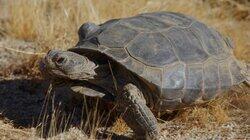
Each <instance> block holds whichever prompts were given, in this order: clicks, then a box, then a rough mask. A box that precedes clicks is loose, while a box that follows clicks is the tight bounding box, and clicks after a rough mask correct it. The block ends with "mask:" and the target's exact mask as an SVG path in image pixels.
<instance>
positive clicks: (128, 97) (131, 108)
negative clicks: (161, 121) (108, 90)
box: [117, 84, 158, 139]
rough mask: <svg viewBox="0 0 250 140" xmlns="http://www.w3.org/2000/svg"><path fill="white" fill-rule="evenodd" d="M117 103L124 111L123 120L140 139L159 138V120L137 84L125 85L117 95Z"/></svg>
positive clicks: (120, 109) (119, 108)
mask: <svg viewBox="0 0 250 140" xmlns="http://www.w3.org/2000/svg"><path fill="white" fill-rule="evenodd" d="M117 104H118V110H119V111H122V112H123V115H122V118H123V120H124V121H125V122H126V123H127V125H128V126H129V127H130V128H131V129H132V130H133V131H134V133H135V136H136V137H137V138H138V139H156V138H157V135H158V130H157V120H156V118H155V117H154V115H153V113H152V112H151V110H150V109H149V108H148V107H147V105H146V101H145V99H144V97H143V94H142V93H141V92H140V90H139V89H138V88H137V87H136V86H134V85H132V84H127V85H126V86H124V89H123V92H122V93H120V95H119V96H118V97H117Z"/></svg>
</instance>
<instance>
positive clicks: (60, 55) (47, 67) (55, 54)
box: [40, 50, 97, 80]
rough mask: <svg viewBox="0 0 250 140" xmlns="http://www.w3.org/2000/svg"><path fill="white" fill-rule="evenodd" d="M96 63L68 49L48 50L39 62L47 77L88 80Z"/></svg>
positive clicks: (92, 75) (93, 74)
mask: <svg viewBox="0 0 250 140" xmlns="http://www.w3.org/2000/svg"><path fill="white" fill-rule="evenodd" d="M95 68H97V65H96V64H95V63H94V62H92V61H90V60H89V59H88V58H87V57H85V56H83V55H79V54H77V53H74V52H70V51H59V50H50V51H49V52H48V53H47V55H46V56H45V57H44V58H43V59H42V61H41V63H40V71H41V72H42V73H43V74H44V75H45V76H46V77H48V78H49V79H52V80H57V79H68V80H89V79H93V78H94V76H95V75H96V73H95V71H94V70H95Z"/></svg>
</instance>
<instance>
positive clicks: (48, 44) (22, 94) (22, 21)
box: [0, 0, 250, 140]
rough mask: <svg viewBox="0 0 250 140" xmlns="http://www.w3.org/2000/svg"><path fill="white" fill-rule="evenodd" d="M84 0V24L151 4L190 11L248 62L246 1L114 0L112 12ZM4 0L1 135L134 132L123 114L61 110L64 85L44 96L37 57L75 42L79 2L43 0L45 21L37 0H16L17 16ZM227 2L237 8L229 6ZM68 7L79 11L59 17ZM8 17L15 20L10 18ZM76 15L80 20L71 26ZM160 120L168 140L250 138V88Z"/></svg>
mask: <svg viewBox="0 0 250 140" xmlns="http://www.w3.org/2000/svg"><path fill="white" fill-rule="evenodd" d="M45 1H46V0H45ZM75 1H77V0H75ZM75 1H74V2H75ZM86 1H87V5H90V8H87V11H85V10H86V9H82V10H83V11H84V12H85V13H84V12H83V13H84V14H82V15H83V17H81V18H82V19H83V20H84V21H85V20H90V21H96V22H101V21H105V20H107V19H110V18H115V17H124V16H128V15H133V14H135V13H138V12H141V11H143V12H147V11H152V9H153V11H155V10H171V11H179V12H183V13H187V14H190V15H192V16H195V17H197V18H198V19H200V20H202V21H203V22H205V23H207V24H209V25H213V27H215V28H216V29H218V30H219V31H221V32H222V33H223V34H229V35H230V36H231V37H232V38H233V40H234V41H235V44H236V48H235V51H234V53H235V55H236V56H237V58H238V59H241V60H244V61H247V62H250V50H249V46H250V44H249V42H248V39H249V37H250V26H249V25H250V20H249V19H250V16H249V15H250V10H249V9H250V6H249V2H245V1H244V0H235V1H234V0H222V1H220V2H218V3H217V1H213V0H211V1H206V0H204V1H203V2H205V3H209V4H210V5H211V6H207V4H204V5H205V6H201V5H200V3H201V2H199V1H196V0H192V2H188V3H187V2H186V1H184V0H176V2H173V1H167V2H166V3H164V2H165V1H164V2H163V1H161V0H157V1H156V2H152V1H150V0H149V1H147V0H145V1H144V0H140V1H138V2H137V3H133V1H130V0H124V2H123V3H122V4H119V3H116V2H112V3H111V4H110V6H113V7H114V9H113V11H115V12H107V11H108V9H109V5H108V4H107V3H105V2H102V1H98V0H94V1H93V2H94V3H92V2H91V1H89V0H86ZM108 1H109V0H108ZM6 2H7V1H6V0H0V25H1V26H0V139H1V140H10V139H11V140H19V139H23V140H27V139H30V140H33V139H51V140H52V139H53V140H59V139H60V140H61V139H65V140H71V139H75V140H78V139H79V140H80V139H128V138H127V137H126V136H128V137H131V135H132V131H131V130H130V129H129V128H128V127H127V126H126V125H125V123H124V122H123V121H122V119H119V118H118V119H117V118H116V117H114V118H110V119H109V123H108V124H107V123H103V122H106V119H103V118H105V117H103V116H108V115H107V114H104V115H103V114H102V112H96V109H95V108H94V109H93V110H91V109H90V110H91V111H92V112H91V111H90V110H89V112H90V113H89V114H88V115H89V118H87V119H86V118H85V119H83V118H82V112H83V111H82V110H84V109H85V108H84V109H83V108H82V107H81V106H79V105H78V106H75V108H74V109H73V112H65V111H61V109H62V108H63V107H64V104H63V102H66V101H67V98H68V95H67V94H65V91H64V90H65V89H57V90H56V91H55V94H53V96H52V97H51V96H50V97H48V96H46V92H47V90H48V87H49V83H48V81H46V80H44V79H42V78H41V75H40V73H39V71H38V69H37V65H38V61H39V59H40V58H41V57H42V56H43V55H44V53H45V52H46V51H47V50H48V49H51V48H59V49H66V48H68V47H69V46H72V45H73V44H74V43H75V41H76V32H77V31H76V30H77V27H78V26H79V24H80V23H83V21H82V20H79V19H80V16H79V15H81V14H79V13H81V12H79V11H74V10H77V8H79V7H77V8H76V7H74V4H72V3H73V2H72V3H71V1H68V0H64V3H60V2H59V1H56V0H55V2H54V3H53V2H50V1H46V3H49V4H51V5H52V6H51V7H52V10H51V11H52V12H51V13H52V14H51V17H52V18H51V19H49V20H51V21H49V22H45V21H44V19H42V17H40V16H42V15H40V14H38V16H32V14H30V13H32V12H38V13H41V12H44V11H42V10H43V9H42V8H43V7H41V5H39V3H38V4H37V3H27V5H28V6H31V7H28V6H27V5H25V4H26V2H25V0H22V1H21V0H20V3H19V4H21V5H22V4H24V5H22V8H20V7H18V4H17V3H15V2H13V3H14V4H13V5H11V6H12V7H11V8H12V9H10V10H9V11H11V12H12V15H9V13H7V14H5V15H4V16H3V13H4V12H3V9H4V7H3V4H4V3H5V4H6ZM77 2H79V1H77ZM109 2H110V1H109ZM58 3H59V4H58ZM79 3H80V4H81V2H79ZM98 3H100V4H98ZM130 3H133V4H132V6H131V7H128V8H126V4H130ZM221 3H222V4H221ZM242 3H243V4H242ZM244 3H247V4H248V5H247V4H246V5H244ZM32 4H33V5H32ZM64 4H65V5H64ZM93 4H94V5H96V9H97V10H99V15H100V17H101V18H100V19H98V17H96V16H93V15H96V14H98V13H95V11H93ZM91 5H92V7H91ZM124 5H125V10H124ZM162 5H164V6H162ZM196 5H198V6H196ZM230 5H233V7H232V8H231V7H229V6H230ZM1 6H2V7H1ZM25 6H26V7H25ZM32 6H33V7H32ZM36 6H37V7H36ZM42 6H44V5H43V4H42ZM61 7H63V8H65V9H63V10H64V11H60V8H61ZM138 7H143V8H141V9H140V10H141V11H139V10H136V9H138ZM165 7H166V8H165ZM193 7H195V8H193ZM211 7H212V8H213V9H211ZM91 8H92V9H91ZM122 8H123V9H122ZM192 8H193V9H192ZM204 8H205V9H206V8H208V9H209V8H210V9H209V10H207V9H206V10H207V11H209V12H210V13H209V12H206V11H204V10H203V9H204ZM224 8H226V10H225V9H224ZM27 9H28V10H27ZM25 10H27V11H25ZM39 10H41V11H39ZM53 10H54V11H53ZM70 11H71V12H72V11H73V12H72V13H73V14H74V15H73V16H72V17H71V15H69V17H68V18H65V19H64V20H65V21H63V22H61V20H62V16H63V17H64V16H65V14H66V16H67V12H69V13H70ZM11 12H10V13H11ZM45 12H47V11H45ZM77 12H79V13H77ZM20 13H22V14H20ZM62 13H63V14H62ZM86 13H87V14H86ZM53 14H55V15H53ZM85 14H86V15H85ZM89 15H92V16H89ZM229 15H230V16H229ZM53 16H54V17H53ZM60 16H61V17H60ZM78 16H79V17H78ZM6 17H10V18H8V20H7V22H6ZM57 17H58V18H57ZM78 18H79V19H78ZM72 20H74V21H77V23H72ZM69 25H70V26H69ZM72 28H73V29H72ZM61 93H64V94H61ZM99 117H100V118H99ZM90 118H91V119H90ZM158 125H159V128H160V132H161V133H160V139H164V140H165V139H176V140H179V139H197V140H200V139H204V140H205V139H250V88H249V87H248V86H246V85H240V86H237V87H234V88H233V89H232V90H230V91H229V92H227V94H226V95H225V96H223V98H219V99H216V100H214V101H211V102H209V103H208V104H205V105H199V106H194V107H190V108H187V109H183V110H180V111H176V112H173V113H171V114H167V115H165V116H163V117H162V118H159V119H158Z"/></svg>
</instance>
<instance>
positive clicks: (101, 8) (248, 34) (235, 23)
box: [0, 0, 250, 137]
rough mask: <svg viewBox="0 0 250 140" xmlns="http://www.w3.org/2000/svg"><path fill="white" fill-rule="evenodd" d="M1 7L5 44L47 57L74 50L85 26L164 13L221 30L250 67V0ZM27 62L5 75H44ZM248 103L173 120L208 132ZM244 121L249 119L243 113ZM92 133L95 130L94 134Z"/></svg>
mask: <svg viewBox="0 0 250 140" xmlns="http://www.w3.org/2000/svg"><path fill="white" fill-rule="evenodd" d="M1 4H2V7H5V8H1V9H0V21H1V22H0V25H1V26H0V39H1V35H5V36H8V37H11V38H16V39H20V40H25V41H31V42H35V43H36V44H37V47H39V49H38V50H39V52H46V51H48V50H49V49H54V48H57V49H63V50H65V49H67V48H70V47H72V46H74V45H75V43H76V42H77V39H78V37H77V30H78V27H79V26H80V25H81V24H83V23H84V22H86V21H91V22H94V23H96V24H99V23H102V22H105V21H106V20H109V19H112V18H120V17H128V16H133V15H136V14H138V13H144V12H152V11H163V10H165V11H173V12H181V13H185V14H187V15H190V16H193V17H195V18H197V19H198V20H200V21H202V22H204V23H206V24H208V25H210V26H212V27H214V28H216V29H217V30H218V31H220V32H222V34H224V35H225V36H230V37H231V38H232V39H233V40H234V44H235V49H234V53H235V55H236V57H237V58H239V59H241V60H244V61H247V62H250V49H249V48H250V43H249V41H248V40H249V38H250V26H249V25H250V3H249V2H247V1H245V2H242V1H241V0H203V1H201V0H189V1H187V0H175V1H171V0H137V1H134V0H84V1H83V0H53V1H51V0H43V1H41V0H32V1H31V0H19V1H14V0H13V1H8V0H0V5H1ZM1 13H4V14H6V15H4V16H2V17H4V18H2V19H1ZM6 51H8V50H6ZM17 54H18V55H26V54H22V53H17ZM22 58H23V63H22V64H21V65H15V64H11V65H10V67H8V68H7V69H5V70H4V72H3V73H4V74H3V75H4V76H8V74H10V73H11V74H25V75H27V74H28V75H30V76H34V75H37V74H39V73H38V72H37V65H36V64H37V60H38V59H39V58H40V57H39V56H29V57H22ZM0 73H2V72H0ZM248 93H249V92H248ZM249 102H250V96H249V94H241V95H240V96H233V97H230V98H224V99H221V100H216V101H213V102H211V103H210V104H208V105H206V106H202V107H194V108H191V109H187V110H185V111H183V112H180V113H179V115H178V117H177V118H176V119H175V120H174V121H177V122H183V123H187V122H189V123H190V124H195V125H197V126H200V127H205V126H207V125H208V124H210V123H211V122H215V123H212V124H223V123H226V122H228V121H231V120H232V117H234V113H232V112H231V110H230V109H231V108H230V107H232V106H233V108H237V110H240V111H243V112H249ZM236 115H238V114H236ZM241 115H242V114H241ZM247 115H249V113H248V114H247ZM243 116H244V117H245V116H246V115H245V114H244V113H243ZM96 119H97V118H96ZM86 121H87V122H88V121H89V120H86ZM97 122H98V121H97ZM51 123H56V122H51ZM98 123H99V122H98ZM122 124H124V123H123V122H122V121H120V120H119V119H118V121H117V122H116V123H115V125H114V126H113V128H112V130H113V131H115V132H117V133H120V132H122V131H125V130H126V127H125V125H122ZM55 125H56V124H55ZM89 127H91V128H92V127H94V126H89ZM53 129H54V128H53ZM92 130H93V131H96V130H95V129H92ZM53 131H58V130H53ZM51 132H52V131H51ZM92 133H95V132H91V134H92ZM93 135H95V134H93ZM92 137H94V136H92Z"/></svg>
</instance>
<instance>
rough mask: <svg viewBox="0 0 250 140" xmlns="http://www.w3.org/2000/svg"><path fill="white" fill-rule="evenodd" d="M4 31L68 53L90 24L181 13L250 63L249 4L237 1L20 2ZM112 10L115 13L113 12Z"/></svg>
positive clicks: (12, 8) (11, 5)
mask: <svg viewBox="0 0 250 140" xmlns="http://www.w3.org/2000/svg"><path fill="white" fill-rule="evenodd" d="M3 1H4V0H3ZM5 6H7V8H6V10H7V11H8V12H6V13H8V16H7V17H8V18H7V21H6V22H5V23H4V30H6V32H7V33H8V34H9V35H11V36H12V37H15V38H19V39H24V40H28V41H34V42H38V43H39V44H40V45H39V47H42V48H44V51H46V50H48V49H52V48H59V49H66V48H69V47H72V46H73V45H74V43H76V41H77V29H78V27H79V26H80V25H81V24H83V23H84V22H86V21H91V22H94V23H97V24H98V23H102V22H104V21H106V20H109V19H112V18H120V17H127V16H133V15H136V14H138V13H143V12H152V11H163V10H166V11H174V12H181V13H185V14H188V15H191V16H193V17H196V18H197V19H199V20H201V21H203V22H205V23H207V24H208V25H210V26H213V27H214V28H216V29H217V30H219V31H221V32H222V33H223V34H225V35H228V36H231V37H232V38H233V40H234V41H235V45H236V49H235V53H236V55H237V57H239V58H241V59H244V60H246V61H249V56H250V52H249V49H247V48H249V45H250V44H249V43H248V38H249V37H250V35H249V34H250V33H249V30H250V26H248V25H249V23H250V22H249V21H250V17H249V12H250V8H249V2H248V3H247V2H246V3H244V4H241V3H239V2H237V0H236V1H233V0H219V1H217V0H211V1H206V0H205V2H203V1H200V0H191V1H185V0H175V1H168V0H167V1H166V0H154V1H152V0H138V1H133V0H125V1H124V0H118V1H114V0H85V1H80V0H54V1H50V0H43V1H39V0H34V1H30V0H20V1H8V2H7V1H6V0H5ZM110 9H112V10H110Z"/></svg>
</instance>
